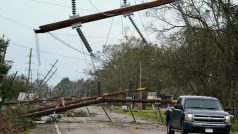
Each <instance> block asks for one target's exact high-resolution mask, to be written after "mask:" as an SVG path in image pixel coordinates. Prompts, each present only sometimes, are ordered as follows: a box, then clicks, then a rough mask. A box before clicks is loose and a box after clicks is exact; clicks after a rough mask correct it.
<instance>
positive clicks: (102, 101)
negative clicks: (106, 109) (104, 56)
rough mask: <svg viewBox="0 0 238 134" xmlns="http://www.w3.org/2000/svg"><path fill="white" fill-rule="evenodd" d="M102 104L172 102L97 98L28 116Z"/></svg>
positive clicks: (166, 101)
mask: <svg viewBox="0 0 238 134" xmlns="http://www.w3.org/2000/svg"><path fill="white" fill-rule="evenodd" d="M104 102H135V103H155V102H160V103H162V102H163V103H172V100H143V99H138V100H134V99H128V100H126V99H105V98H97V99H95V100H90V101H85V102H80V103H77V104H72V105H65V106H62V107H58V108H53V109H48V110H45V111H39V112H35V113H30V114H28V116H30V117H40V116H45V115H50V114H53V113H58V112H64V111H68V110H72V109H76V108H80V107H85V106H89V105H92V104H98V103H104Z"/></svg>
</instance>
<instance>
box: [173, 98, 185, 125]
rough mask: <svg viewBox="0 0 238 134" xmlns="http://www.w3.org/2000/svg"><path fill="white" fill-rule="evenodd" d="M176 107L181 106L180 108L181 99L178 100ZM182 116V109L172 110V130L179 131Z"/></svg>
mask: <svg viewBox="0 0 238 134" xmlns="http://www.w3.org/2000/svg"><path fill="white" fill-rule="evenodd" d="M176 105H181V106H182V99H181V98H179V99H178V101H177V103H176ZM182 116H183V110H182V109H177V108H175V107H174V108H173V109H172V125H173V127H174V128H177V129H180V128H181V125H180V124H181V123H180V120H181V118H182Z"/></svg>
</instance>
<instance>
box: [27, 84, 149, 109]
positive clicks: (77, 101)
mask: <svg viewBox="0 0 238 134" xmlns="http://www.w3.org/2000/svg"><path fill="white" fill-rule="evenodd" d="M142 90H145V88H139V89H135V90H132V91H122V92H117V93H108V94H104V95H100V96H93V97H87V98H83V99H80V100H74V101H70V102H66V103H65V105H72V104H77V103H80V102H84V101H90V100H95V99H97V98H100V97H101V98H105V97H113V96H118V95H124V94H127V93H129V92H139V91H142ZM58 106H62V105H61V104H60V105H50V106H45V107H40V108H36V109H31V110H29V111H28V112H29V113H33V112H37V111H43V110H47V109H51V108H55V107H58Z"/></svg>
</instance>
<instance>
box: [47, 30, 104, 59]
mask: <svg viewBox="0 0 238 134" xmlns="http://www.w3.org/2000/svg"><path fill="white" fill-rule="evenodd" d="M48 34H49V35H51V36H52V37H53V38H54V39H56V40H58V41H59V42H61V43H62V44H63V45H65V46H67V47H69V48H71V49H73V50H75V51H77V52H79V53H82V54H85V55H87V56H91V55H90V54H87V53H84V52H82V51H80V50H78V49H77V48H75V47H73V46H71V45H69V44H68V43H66V42H65V41H63V40H62V39H60V38H59V37H57V36H55V35H54V34H52V33H50V32H48ZM94 58H95V59H97V60H100V61H102V62H105V61H104V60H103V59H100V58H97V57H94Z"/></svg>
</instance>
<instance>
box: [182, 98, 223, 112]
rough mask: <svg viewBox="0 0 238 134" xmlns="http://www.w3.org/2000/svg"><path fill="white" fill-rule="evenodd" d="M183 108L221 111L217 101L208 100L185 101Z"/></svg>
mask: <svg viewBox="0 0 238 134" xmlns="http://www.w3.org/2000/svg"><path fill="white" fill-rule="evenodd" d="M185 108H193V109H212V110H222V106H221V104H220V102H219V101H217V100H210V99H186V101H185Z"/></svg>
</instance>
